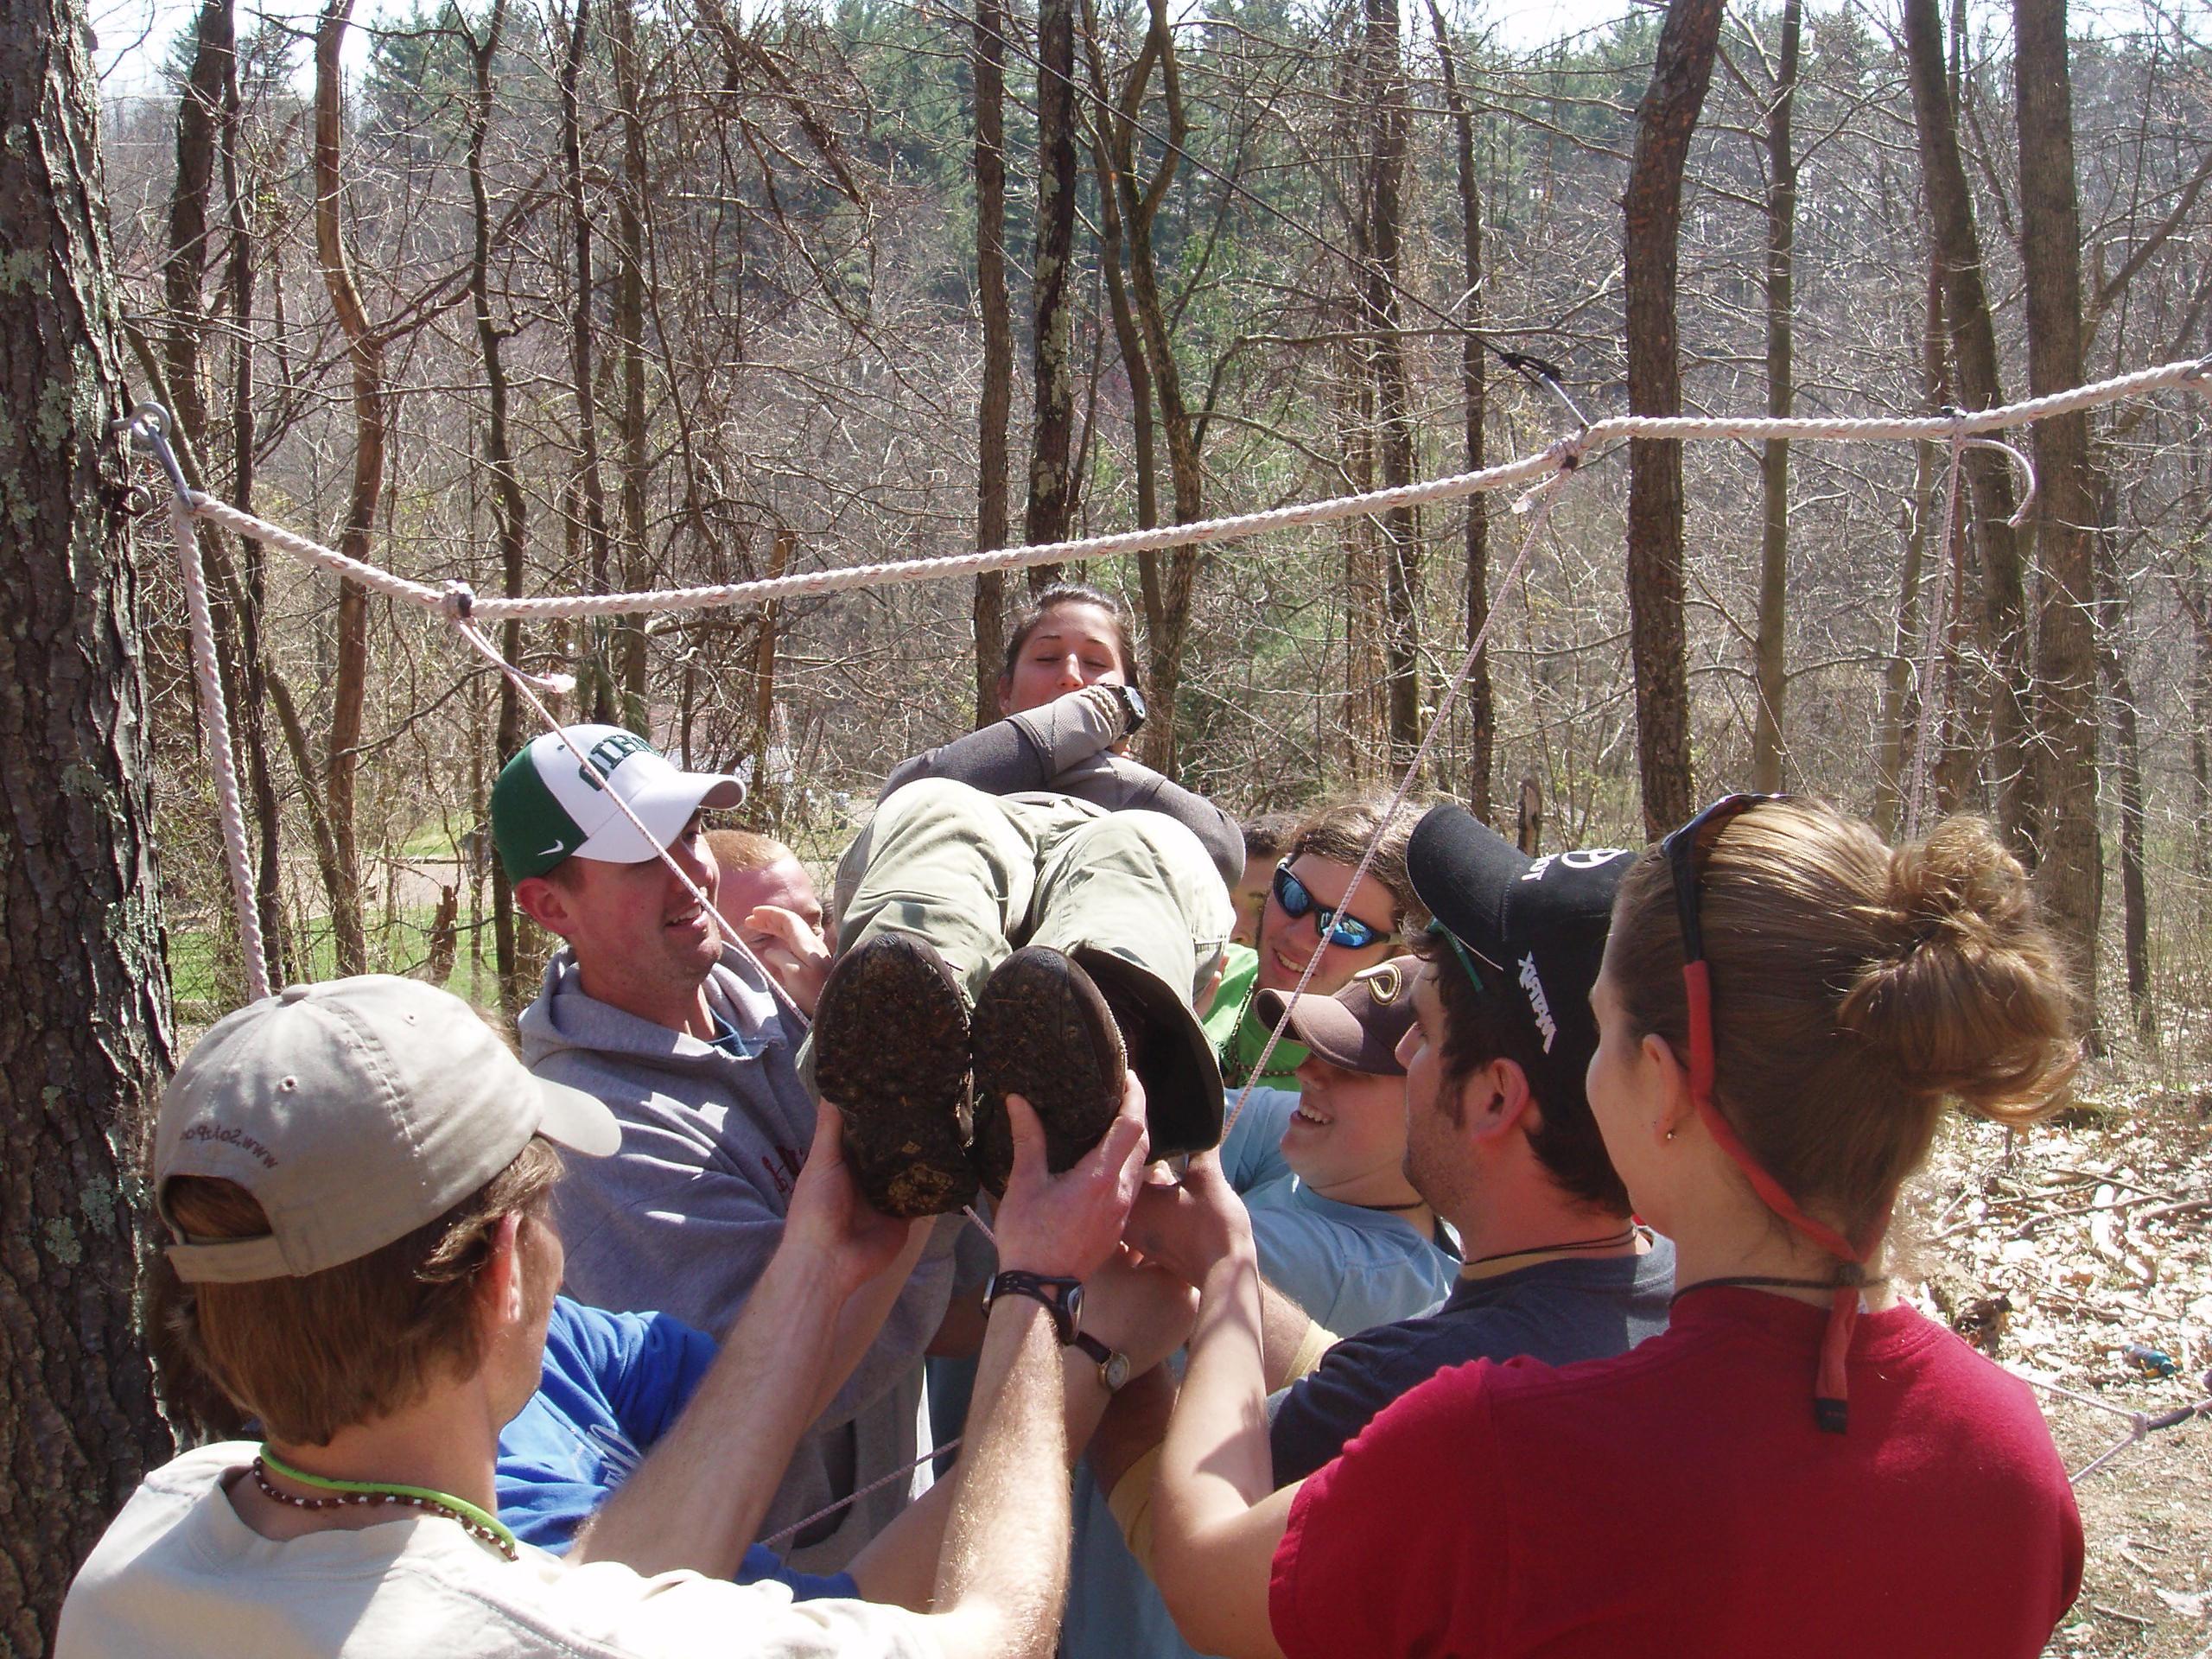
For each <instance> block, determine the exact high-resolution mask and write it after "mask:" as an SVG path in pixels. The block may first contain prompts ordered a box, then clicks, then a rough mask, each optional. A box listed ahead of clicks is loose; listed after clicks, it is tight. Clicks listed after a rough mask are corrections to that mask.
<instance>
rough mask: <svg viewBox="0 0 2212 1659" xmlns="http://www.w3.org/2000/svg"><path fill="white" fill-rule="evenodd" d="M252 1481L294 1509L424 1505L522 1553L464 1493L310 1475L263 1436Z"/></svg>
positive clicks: (507, 1550) (508, 1553) (509, 1553)
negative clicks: (304, 1489) (303, 1489)
mask: <svg viewBox="0 0 2212 1659" xmlns="http://www.w3.org/2000/svg"><path fill="white" fill-rule="evenodd" d="M270 1471H275V1472H276V1473H277V1474H279V1475H282V1476H283V1478H285V1479H287V1480H289V1481H293V1482H295V1483H296V1484H299V1485H302V1486H320V1487H321V1488H323V1489H324V1490H325V1491H328V1492H329V1493H330V1494H331V1496H330V1497H294V1496H293V1495H292V1494H291V1493H289V1492H287V1491H282V1490H280V1489H279V1488H278V1487H277V1485H276V1484H273V1483H272V1482H271V1481H270V1478H269V1476H270ZM253 1484H255V1485H257V1486H258V1487H259V1488H261V1493H262V1496H263V1497H270V1498H274V1499H275V1500H276V1501H277V1503H289V1505H291V1507H292V1508H294V1509H296V1510H335V1509H343V1508H350V1507H351V1506H352V1505H353V1504H356V1503H394V1504H397V1505H398V1506H399V1507H400V1508H402V1509H410V1510H429V1511H430V1513H432V1514H433V1515H442V1516H445V1517H446V1518H447V1519H448V1521H453V1522H457V1523H459V1525H460V1527H461V1530H462V1531H464V1532H466V1533H467V1535H469V1536H470V1537H472V1538H476V1539H480V1540H481V1541H484V1542H485V1543H487V1544H489V1545H491V1546H492V1548H494V1549H496V1550H498V1551H499V1554H502V1555H504V1556H505V1557H506V1558H507V1560H511V1561H512V1560H516V1559H517V1558H518V1556H519V1555H520V1554H521V1549H520V1548H519V1546H518V1545H517V1543H516V1541H515V1535H514V1534H513V1533H512V1532H510V1531H509V1530H508V1529H506V1528H505V1527H504V1526H502V1525H500V1524H499V1520H498V1518H497V1517H496V1516H491V1515H487V1514H486V1513H485V1512H484V1511H483V1510H480V1509H478V1508H477V1507H476V1505H474V1503H470V1502H469V1501H468V1500H467V1498H462V1497H453V1496H452V1495H451V1494H449V1493H447V1492H434V1491H431V1490H430V1489H429V1488H428V1487H427V1486H396V1485H388V1484H385V1483H383V1482H379V1481H372V1480H332V1479H329V1478H327V1477H325V1476H322V1475H310V1474H308V1473H306V1472H305V1471H302V1470H298V1469H295V1468H293V1467H292V1466H291V1465H289V1464H288V1463H286V1462H284V1461H283V1459H280V1458H279V1457H277V1454H276V1453H275V1452H271V1451H270V1449H269V1443H268V1442H267V1441H266V1440H264V1441H263V1442H262V1444H261V1451H260V1453H259V1455H258V1456H257V1457H256V1458H255V1459H254V1460H253Z"/></svg>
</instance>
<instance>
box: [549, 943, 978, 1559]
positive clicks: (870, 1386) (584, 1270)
mask: <svg viewBox="0 0 2212 1659" xmlns="http://www.w3.org/2000/svg"><path fill="white" fill-rule="evenodd" d="M707 991H708V1000H709V1003H710V1004H711V1005H712V1006H713V1007H714V1008H715V1013H716V1014H719V1015H720V1016H721V1019H722V1020H723V1021H724V1022H725V1023H726V1025H727V1027H728V1028H729V1034H728V1037H726V1038H725V1039H724V1040H723V1042H722V1043H721V1044H719V1045H718V1044H715V1043H708V1042H703V1041H702V1040H700V1039H698V1038H696V1037H689V1036H686V1035H684V1034H683V1033H681V1032H676V1031H671V1030H669V1029H667V1028H666V1027H663V1026H658V1025H655V1024H653V1023H652V1021H650V1020H641V1019H639V1018H638V1017H637V1016H636V1015H634V1014H626V1013H624V1012H623V1011H622V1010H621V1009H620V1008H617V1007H611V1006H610V1005H608V1004H607V1003H605V1002H601V1001H598V1000H597V999H595V998H594V997H591V996H588V995H585V993H584V990H583V988H582V983H581V982H580V979H579V977H578V974H577V969H576V965H575V957H573V956H572V955H571V954H570V953H569V951H568V950H562V951H560V952H559V953H558V954H557V955H556V956H555V957H554V958H553V960H552V962H551V963H549V964H548V966H547V968H546V971H545V984H544V988H543V990H542V991H541V992H540V993H539V995H538V997H537V1001H534V1002H532V1003H531V1005H530V1007H527V1008H525V1009H524V1010H523V1013H522V1017H521V1018H520V1019H519V1020H518V1021H517V1022H516V1032H517V1034H518V1036H519V1037H520V1039H521V1041H522V1052H523V1058H524V1061H525V1062H526V1063H527V1064H528V1065H529V1066H530V1068H531V1070H532V1071H535V1072H537V1074H538V1075H539V1076H541V1077H549V1078H551V1079H553V1080H555V1081H556V1082H560V1083H564V1084H569V1085H571V1086H572V1087H575V1088H578V1089H582V1090H585V1091H586V1092H587V1093H588V1094H592V1095H595V1096H598V1097H599V1098H600V1099H601V1100H603V1101H605V1102H606V1103H607V1107H608V1109H610V1110H612V1111H613V1114H614V1116H615V1117H616V1118H617V1119H618V1120H619V1121H620V1123H621V1125H622V1146H621V1149H620V1151H619V1152H618V1153H616V1154H615V1155H614V1156H613V1157H612V1158H572V1159H570V1160H569V1162H568V1167H567V1173H565V1174H564V1175H563V1178H562V1179H561V1183H560V1185H559V1186H558V1187H556V1189H555V1195H554V1211H555V1217H556V1224H557V1225H558V1227H559V1230H560V1233H561V1239H562V1243H563V1245H564V1246H565V1247H566V1248H567V1251H568V1277H567V1289H568V1291H569V1294H570V1295H572V1296H575V1298H576V1299H577V1300H581V1301H585V1302H589V1303H592V1304H594V1305H595V1306H600V1307H606V1308H611V1309H613V1310H616V1311H618V1312H630V1311H638V1312H643V1311H648V1310H650V1311H656V1312H659V1313H671V1314H673V1315H675V1316H676V1317H677V1319H682V1320H683V1321H684V1322H685V1323H686V1324H688V1325H696V1326H697V1327H698V1328H699V1329H701V1330H703V1331H709V1332H714V1333H715V1334H716V1335H717V1336H723V1335H727V1334H728V1331H729V1329H730V1326H731V1325H732V1324H733V1323H734V1321H735V1319H736V1318H737V1315H738V1313H739V1312H740V1310H741V1309H742V1308H743V1306H745V1300H746V1298H747V1296H749V1295H750V1294H752V1290H753V1285H754V1283H755V1282H757V1281H758V1280H759V1279H760V1274H761V1271H762V1270H763V1269H764V1268H766V1266H767V1264H768V1258H769V1257H770V1256H771V1255H774V1254H775V1249H776V1245H777V1243H778V1242H779V1240H780V1239H781V1238H782V1236H783V1230H784V1216H785V1211H786V1210H787V1209H788V1208H789V1207H790V1203H791V1183H792V1182H793V1180H794V1179H796V1178H797V1176H798V1171H799V1168H800V1166H802V1165H803V1164H804V1161H805V1158H806V1150H807V1147H808V1146H809V1145H810V1143H811V1141H812V1140H813V1137H814V1116H815V1114H814V1101H813V1098H812V1096H810V1094H809V1093H808V1090H807V1088H806V1085H805V1084H804V1083H802V1082H801V1081H800V1079H799V1075H798V1070H797V1067H796V1065H795V1064H794V1062H795V1060H796V1058H797V1055H798V1042H797V1040H796V1039H794V1037H793V1036H792V1034H791V1032H790V1031H787V1030H786V1028H785V1023H784V1021H785V1019H787V1018H788V1019H791V1020H797V1019H798V1015H797V1014H794V1013H791V1012H790V1011H788V1009H787V1008H786V1007H785V1006H784V1005H781V1004H779V1001H778V1000H777V998H776V996H775V994H774V993H773V991H772V990H771V989H770V988H769V987H768V984H767V982H766V980H765V979H763V978H762V977H761V976H760V971H759V970H758V969H755V968H754V967H753V965H752V964H751V963H748V962H747V961H746V960H745V959H744V958H743V957H741V956H740V955H739V954H738V953H737V952H736V951H735V950H728V949H726V950H724V951H723V954H722V960H721V964H720V965H719V966H717V967H716V968H715V969H714V970H713V972H712V974H711V975H710V976H709V981H708V986H707ZM955 1234H956V1230H955V1229H952V1228H949V1227H947V1228H940V1229H939V1230H938V1234H937V1235H936V1236H934V1237H932V1239H931V1243H930V1244H929V1246H928V1247H927V1249H925V1251H924V1253H923V1255H922V1257H921V1259H920V1261H919V1262H918V1263H917V1265H916V1266H915V1268H914V1271H913V1275H912V1278H911V1279H910V1280H909V1281H907V1284H906V1289H905V1290H904V1291H903V1292H901V1293H900V1294H899V1299H898V1300H897V1301H896V1302H895V1303H893V1306H892V1310H891V1313H890V1315H889V1316H888V1318H887V1319H886V1320H885V1322H884V1325H883V1329H882V1331H881V1332H880V1333H879V1334H878V1336H877V1338H876V1339H875V1342H874V1345H873V1346H872V1347H870V1348H869V1349H868V1352H867V1353H866V1354H865V1355H864V1356H863V1357H862V1358H861V1362H860V1363H859V1365H858V1366H857V1367H856V1368H855V1370H854V1373H853V1375H852V1376H851V1378H850V1379H849V1381H848V1382H847V1383H845V1385H844V1386H843V1388H842V1389H840V1390H839V1391H838V1393H837V1395H836V1398H835V1399H834V1400H832V1402H830V1405H829V1409H828V1410H827V1411H825V1412H824V1413H823V1415H822V1417H821V1418H820V1419H819V1420H818V1421H817V1422H816V1423H815V1424H814V1426H813V1427H811V1428H810V1429H809V1430H808V1431H807V1433H805V1434H804V1436H802V1437H801V1439H800V1440H799V1443H798V1449H797V1450H796V1451H795V1452H793V1454H792V1457H791V1465H790V1467H789V1469H788V1471H786V1472H785V1477H784V1481H783V1484H782V1485H781V1486H780V1487H779V1488H778V1490H777V1492H776V1496H775V1498H774V1500H773V1501H772V1503H770V1505H769V1508H768V1513H767V1516H766V1519H765V1520H764V1522H763V1523H762V1525H763V1529H764V1531H765V1532H767V1533H773V1532H775V1531H777V1530H778V1529H781V1528H784V1527H786V1526H789V1525H791V1523H792V1522H797V1521H798V1520H800V1519H802V1518H804V1516H809V1515H811V1514H813V1513H814V1512H815V1511H816V1510H819V1509H821V1508H822V1507H823V1505H825V1504H827V1503H830V1502H832V1501H833V1500H834V1499H836V1498H839V1497H844V1496H846V1495H847V1494H849V1493H850V1492H853V1491H857V1490H858V1489H860V1488H861V1487H863V1486H866V1485H868V1484H869V1483H870V1482H872V1481H874V1480H875V1479H877V1478H880V1477H881V1476H883V1475H886V1474H887V1473H889V1471H892V1470H893V1469H894V1468H897V1467H898V1466H899V1465H900V1464H903V1463H905V1462H906V1461H907V1460H908V1459H912V1458H914V1457H916V1456H918V1454H919V1453H920V1452H922V1451H923V1450H925V1447H924V1446H922V1445H921V1444H920V1443H919V1440H918V1433H917V1420H918V1413H919V1409H920V1405H921V1389H922V1368H921V1358H922V1352H923V1350H924V1349H925V1347H927V1346H928V1344H929V1342H930V1339H931V1337H933V1336H934V1335H935V1334H936V1332H937V1329H938V1325H940V1324H941V1323H942V1322H943V1320H944V1311H945V1306H946V1303H947V1300H948V1299H949V1297H950V1290H951V1281H952V1261H951V1255H950V1247H951V1243H952V1239H953V1237H954V1236H955ZM731 1427H732V1432H734V1433H741V1432H743V1426H742V1425H737V1424H733V1425H732V1426H731ZM908 1491H909V1484H908V1483H907V1482H905V1481H893V1482H891V1483H889V1484H887V1486H886V1487H885V1488H884V1489H883V1490H881V1491H877V1492H874V1493H871V1494H870V1495H869V1496H868V1497H864V1498H862V1499H861V1500H859V1501H858V1502H857V1503H853V1504H851V1505H850V1506H849V1507H848V1508H847V1509H846V1510H842V1511H841V1512H840V1513H839V1514H838V1515H837V1516H835V1517H833V1518H832V1519H830V1520H829V1521H825V1522H821V1523H818V1524H817V1526H815V1527H813V1528H810V1529H808V1530H806V1531H804V1532H803V1533H801V1534H800V1535H798V1539H797V1540H795V1541H794V1542H793V1545H792V1548H791V1551H790V1552H789V1553H790V1557H791V1561H792V1564H793V1565H794V1566H797V1567H801V1568H803V1569H804V1570H806V1571H809V1572H816V1573H824V1572H834V1571H836V1569H837V1568H839V1567H842V1566H844V1565H845V1563H846V1562H847V1561H849V1560H851V1558H852V1556H853V1555H854V1554H855V1553H857V1551H858V1550H859V1549H860V1548H861V1545H863V1544H864V1543H866V1542H867V1541H868V1539H870V1538H871V1537H873V1536H874V1535H875V1534H876V1533H877V1532H879V1531H880V1530H881V1529H882V1528H883V1527H884V1526H885V1525H886V1524H887V1523H888V1522H889V1521H890V1520H891V1518H892V1517H893V1516H894V1515H896V1514H897V1513H898V1512H899V1510H900V1509H901V1508H902V1507H904V1505H905V1503H906V1501H907V1494H908Z"/></svg>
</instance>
